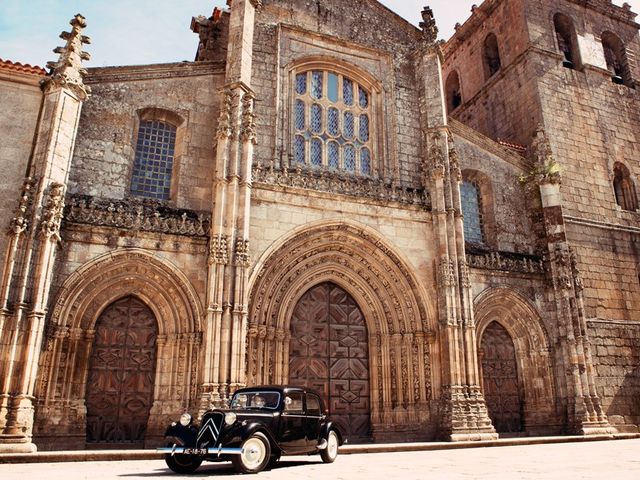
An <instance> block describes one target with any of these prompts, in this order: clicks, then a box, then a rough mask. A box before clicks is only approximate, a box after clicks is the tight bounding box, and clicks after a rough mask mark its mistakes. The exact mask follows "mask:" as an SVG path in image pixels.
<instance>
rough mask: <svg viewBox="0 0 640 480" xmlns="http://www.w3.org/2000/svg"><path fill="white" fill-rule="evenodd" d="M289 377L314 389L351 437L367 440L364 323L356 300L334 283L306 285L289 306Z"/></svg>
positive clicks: (369, 424) (367, 407) (367, 378)
mask: <svg viewBox="0 0 640 480" xmlns="http://www.w3.org/2000/svg"><path fill="white" fill-rule="evenodd" d="M289 381H290V382H291V383H292V384H294V385H303V386H306V387H312V388H315V389H316V390H318V391H319V392H320V393H321V394H322V396H323V397H324V401H325V404H326V405H328V407H329V412H330V414H331V417H332V418H333V419H334V421H335V422H336V423H337V424H338V425H339V426H340V428H341V431H343V432H344V433H345V435H346V436H347V437H348V438H349V441H350V442H352V443H353V442H354V441H366V440H369V439H370V436H371V421H370V406H369V347H368V344H367V327H366V325H365V322H364V316H363V315H362V312H361V311H360V308H359V307H358V304H357V303H356V302H355V300H354V299H353V298H352V297H351V295H349V294H348V293H347V292H346V291H344V289H342V288H340V287H339V286H337V285H335V284H333V283H329V282H327V283H323V284H320V285H318V286H316V287H314V288H312V289H311V290H309V291H308V292H307V293H305V294H304V295H303V296H302V298H301V299H300V300H299V301H298V304H297V305H296V308H295V309H294V311H293V318H292V319H291V343H290V346H289Z"/></svg>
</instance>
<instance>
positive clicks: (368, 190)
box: [253, 165, 431, 210]
mask: <svg viewBox="0 0 640 480" xmlns="http://www.w3.org/2000/svg"><path fill="white" fill-rule="evenodd" d="M253 182H254V184H259V185H261V186H264V187H267V188H276V189H289V188H292V189H306V190H315V191H319V192H328V193H331V194H332V195H344V196H348V197H353V198H357V199H359V200H363V201H365V202H372V203H376V204H383V205H385V204H389V203H393V204H403V205H407V206H414V207H416V208H420V209H423V210H424V209H427V210H430V209H431V198H430V196H429V193H428V192H425V191H424V190H423V189H417V188H407V187H402V186H398V185H391V184H388V183H385V182H384V181H382V180H376V179H373V178H368V177H362V176H357V175H348V174H345V173H340V172H330V171H327V170H315V169H309V168H307V169H300V170H297V169H294V168H288V169H282V170H275V169H273V170H272V169H270V168H268V167H262V166H260V165H256V166H254V168H253Z"/></svg>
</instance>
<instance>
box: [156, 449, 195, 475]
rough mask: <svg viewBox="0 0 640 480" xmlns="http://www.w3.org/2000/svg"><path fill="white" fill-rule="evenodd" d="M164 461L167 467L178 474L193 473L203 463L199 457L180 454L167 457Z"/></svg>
mask: <svg viewBox="0 0 640 480" xmlns="http://www.w3.org/2000/svg"><path fill="white" fill-rule="evenodd" d="M164 461H165V462H166V463H167V466H168V467H169V468H170V469H171V470H173V471H174V472H176V473H193V472H195V471H196V470H197V469H198V467H199V466H200V464H201V463H202V459H200V458H198V457H195V456H193V455H182V454H179V453H176V454H175V455H165V456H164Z"/></svg>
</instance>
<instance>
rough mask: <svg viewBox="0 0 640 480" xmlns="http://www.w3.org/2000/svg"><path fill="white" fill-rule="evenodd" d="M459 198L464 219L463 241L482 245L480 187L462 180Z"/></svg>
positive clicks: (482, 227)
mask: <svg viewBox="0 0 640 480" xmlns="http://www.w3.org/2000/svg"><path fill="white" fill-rule="evenodd" d="M460 197H461V200H462V216H463V217H464V238H465V241H467V242H470V243H484V225H483V221H482V199H481V198H480V187H479V186H478V184H477V183H476V182H474V181H469V180H463V182H462V184H461V185H460Z"/></svg>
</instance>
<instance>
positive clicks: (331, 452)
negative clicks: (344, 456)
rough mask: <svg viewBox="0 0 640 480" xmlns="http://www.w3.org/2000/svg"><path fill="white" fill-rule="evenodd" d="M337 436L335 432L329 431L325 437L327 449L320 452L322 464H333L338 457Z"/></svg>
mask: <svg viewBox="0 0 640 480" xmlns="http://www.w3.org/2000/svg"><path fill="white" fill-rule="evenodd" d="M339 443H340V442H339V441H338V434H337V433H336V432H335V430H329V435H327V448H324V449H322V450H320V458H322V461H323V462H324V463H333V462H334V461H335V459H336V457H337V456H338V444H339Z"/></svg>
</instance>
